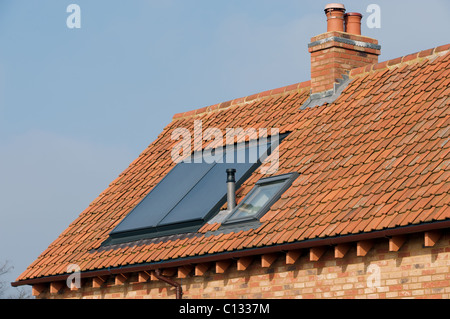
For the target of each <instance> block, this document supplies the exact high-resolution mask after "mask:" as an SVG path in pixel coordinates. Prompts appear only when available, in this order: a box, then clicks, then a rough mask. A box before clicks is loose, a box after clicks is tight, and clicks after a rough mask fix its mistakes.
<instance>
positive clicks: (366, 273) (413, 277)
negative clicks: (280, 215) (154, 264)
mask: <svg viewBox="0 0 450 319" xmlns="http://www.w3.org/2000/svg"><path fill="white" fill-rule="evenodd" d="M423 245H424V236H423V234H417V235H411V236H409V237H408V240H407V241H406V242H405V244H404V245H403V246H402V248H401V249H400V250H399V251H398V252H389V247H388V240H387V239H380V240H377V241H376V242H375V245H374V246H373V248H372V249H371V250H370V251H369V253H368V254H367V256H365V257H357V256H356V245H354V247H352V248H351V249H350V250H349V251H348V252H347V254H346V255H345V257H344V258H343V259H336V258H334V250H333V249H331V248H330V249H328V250H327V251H326V253H325V254H324V255H323V256H322V258H321V259H320V260H319V261H318V262H311V261H309V254H308V253H307V252H308V250H305V251H304V254H303V255H302V256H301V257H300V258H299V259H298V260H297V262H296V263H295V264H294V265H286V263H285V258H284V254H281V253H280V255H279V258H278V259H277V260H276V262H275V263H274V264H273V265H272V267H270V268H261V266H260V265H261V262H260V260H261V259H260V257H258V258H255V259H254V261H253V263H252V264H251V265H250V267H249V268H248V269H247V270H246V271H237V269H236V262H234V263H233V264H232V265H231V266H230V267H229V268H228V270H227V271H226V272H225V273H224V274H216V273H215V272H214V270H213V269H210V270H209V271H208V272H207V273H206V274H205V275H204V276H202V277H194V276H189V277H187V278H184V279H179V278H173V280H175V281H177V282H179V283H181V284H182V286H183V293H184V295H183V298H185V299H208V298H212V299H222V298H233V299H234V298H250V299H262V298H263V299H265V298H270V299H273V298H307V299H312V298H404V297H407V298H449V297H450V234H449V231H446V232H445V233H444V234H443V236H442V237H441V238H440V240H439V241H438V242H437V244H436V245H435V246H434V247H432V248H424V246H423ZM378 270H379V279H380V280H379V286H378V287H373V286H372V287H371V285H373V284H376V283H377V282H376V279H377V273H376V272H377V271H378ZM83 285H84V287H82V288H81V289H80V290H79V291H70V290H69V289H67V288H65V289H64V291H63V292H60V293H58V294H54V295H50V294H49V293H48V292H44V293H42V294H41V295H39V296H38V298H105V299H111V298H175V289H174V288H172V287H171V286H169V285H168V284H166V283H163V282H159V281H150V282H147V283H139V282H138V276H137V274H133V275H132V276H131V277H130V278H129V279H128V281H127V282H126V283H125V284H124V285H121V286H115V284H114V278H112V277H111V278H110V279H109V280H108V281H107V282H106V285H105V287H103V288H98V289H93V288H92V281H91V280H86V281H84V283H83Z"/></svg>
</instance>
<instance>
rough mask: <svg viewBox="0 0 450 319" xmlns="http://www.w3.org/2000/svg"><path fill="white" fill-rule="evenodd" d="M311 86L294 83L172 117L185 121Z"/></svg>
mask: <svg viewBox="0 0 450 319" xmlns="http://www.w3.org/2000/svg"><path fill="white" fill-rule="evenodd" d="M310 86H311V81H304V82H300V83H295V84H291V85H287V86H283V87H280V88H277V89H273V90H267V91H264V92H260V93H256V94H252V95H249V96H246V97H241V98H238V99H234V100H231V101H227V102H222V103H218V104H214V105H211V106H207V107H203V108H200V109H196V110H192V111H188V112H184V113H178V114H175V115H174V116H173V120H181V119H185V118H189V117H193V116H196V115H202V114H205V113H210V112H214V111H218V110H223V109H228V108H230V107H232V106H236V105H242V104H248V103H252V102H255V101H258V100H262V99H265V98H268V97H274V96H279V95H282V94H286V93H291V92H294V91H297V92H301V91H302V90H305V89H308V90H309V87H310Z"/></svg>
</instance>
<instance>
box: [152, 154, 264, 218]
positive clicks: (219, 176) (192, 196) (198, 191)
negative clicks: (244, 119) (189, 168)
mask: <svg viewBox="0 0 450 319" xmlns="http://www.w3.org/2000/svg"><path fill="white" fill-rule="evenodd" d="M231 151H232V153H234V160H233V161H231V162H227V159H226V155H225V154H222V156H223V158H222V160H221V162H220V163H216V165H214V167H213V168H212V169H211V170H209V171H208V173H206V174H205V175H204V177H203V178H202V179H201V180H200V181H199V182H198V183H197V184H196V185H195V186H194V187H193V188H192V190H191V191H190V192H189V193H188V194H186V196H185V197H184V198H183V200H181V201H180V202H179V203H178V204H177V205H176V206H175V207H174V208H173V209H172V210H171V211H170V212H169V214H168V215H167V216H166V217H165V218H164V219H163V220H162V221H161V222H160V223H159V224H158V226H168V225H171V224H178V223H183V222H190V221H200V222H201V221H204V220H205V218H207V217H208V215H209V214H210V213H213V212H216V211H217V210H218V209H220V206H222V205H223V204H225V202H226V197H227V184H226V179H227V173H226V170H227V169H228V168H234V169H236V182H237V184H238V185H239V184H240V183H242V182H243V181H244V180H245V179H247V178H248V175H249V174H251V173H253V171H254V170H255V169H256V168H257V166H258V165H257V164H255V162H256V161H257V158H256V159H255V160H252V152H255V153H257V151H254V148H248V147H239V148H235V149H234V152H233V149H232V150H231ZM237 159H239V160H237Z"/></svg>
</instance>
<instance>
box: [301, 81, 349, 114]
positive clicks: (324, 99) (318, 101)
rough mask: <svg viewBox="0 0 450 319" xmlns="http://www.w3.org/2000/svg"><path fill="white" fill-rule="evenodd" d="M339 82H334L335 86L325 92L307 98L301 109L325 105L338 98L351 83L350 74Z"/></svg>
mask: <svg viewBox="0 0 450 319" xmlns="http://www.w3.org/2000/svg"><path fill="white" fill-rule="evenodd" d="M337 81H338V82H339V83H335V84H334V88H333V89H331V90H328V91H325V92H320V93H314V94H311V96H310V97H309V98H308V99H307V100H306V102H305V103H303V105H302V106H301V107H300V110H304V109H306V108H310V107H316V106H321V105H324V104H325V103H327V104H331V103H333V102H334V101H336V100H337V98H338V97H339V96H340V95H341V94H342V91H344V89H345V88H346V87H347V86H348V85H349V84H350V82H351V81H352V80H351V79H350V78H349V77H348V75H344V76H343V77H342V79H338V80H337Z"/></svg>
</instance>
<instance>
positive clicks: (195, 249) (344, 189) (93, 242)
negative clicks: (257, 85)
mask: <svg viewBox="0 0 450 319" xmlns="http://www.w3.org/2000/svg"><path fill="white" fill-rule="evenodd" d="M449 49H450V45H446V46H442V47H438V48H435V49H431V50H427V51H422V52H419V53H416V54H414V55H409V56H406V57H403V58H399V59H395V60H391V61H387V62H383V63H380V64H376V65H371V66H368V67H365V68H364V67H363V68H359V69H355V70H353V71H352V72H351V74H350V77H351V78H352V81H351V83H350V84H349V86H348V87H347V88H346V89H345V90H344V91H343V93H342V94H341V96H340V97H339V98H338V99H337V100H336V101H335V102H334V103H332V104H329V105H323V106H320V107H314V108H308V109H305V110H300V107H301V105H302V104H303V103H304V102H305V101H306V100H307V99H308V97H309V85H310V83H309V82H305V83H300V84H296V85H293V86H289V87H285V88H281V89H277V90H273V91H268V92H264V93H261V94H259V95H254V96H249V97H247V98H242V99H238V100H234V101H230V102H226V103H222V104H218V105H215V106H211V107H207V108H203V109H200V110H196V111H192V112H188V113H183V114H178V115H176V116H175V117H174V119H173V121H172V122H171V123H170V124H169V125H168V126H167V127H166V128H165V129H164V131H163V132H162V133H161V134H160V135H159V136H158V138H157V139H156V141H154V142H153V143H152V144H151V145H150V146H149V147H148V148H147V149H146V150H145V151H144V152H143V153H142V154H141V155H140V156H139V157H138V158H137V159H136V160H135V161H134V162H133V163H131V165H130V166H129V167H128V168H127V169H126V170H125V171H124V172H123V173H122V174H120V176H119V177H118V178H117V179H116V180H115V181H113V182H112V183H111V184H110V186H109V187H108V188H107V189H106V190H105V191H104V192H103V193H101V194H100V196H99V197H98V198H97V199H96V200H94V201H93V202H92V203H91V205H90V206H89V207H88V208H87V209H86V210H85V211H84V212H82V213H81V215H80V216H79V217H78V218H77V219H76V220H75V221H74V222H72V223H71V224H70V226H69V227H68V228H67V229H66V230H65V231H64V232H63V233H62V234H61V235H60V236H59V237H58V239H56V240H55V241H54V242H53V243H52V244H51V245H50V246H49V247H48V249H47V250H45V251H44V252H43V253H42V254H41V255H40V256H39V257H38V259H37V260H36V261H35V262H33V263H32V264H31V265H30V266H29V267H28V269H27V270H26V271H25V272H24V273H23V274H22V275H21V276H20V277H19V278H18V281H23V280H27V279H32V278H39V277H46V276H54V275H59V274H64V273H65V272H66V269H67V266H68V265H69V264H78V265H79V266H80V268H81V270H82V271H92V270H99V269H107V268H113V267H121V266H126V265H138V264H144V263H155V262H165V261H171V260H175V259H179V258H185V257H193V256H207V255H211V254H218V253H225V252H232V251H241V250H245V249H250V248H257V247H267V246H273V245H280V244H286V243H296V242H301V241H306V240H311V239H317V238H328V237H334V236H342V235H351V234H361V233H368V232H374V231H377V230H385V229H393V228H398V227H401V226H407V225H418V224H423V223H429V222H436V221H445V220H449V219H450V207H449V205H450V194H449V193H450V169H449V165H450V152H449V150H450V143H449V136H450V107H449V103H450V88H449V83H450V53H449ZM195 120H202V125H203V128H204V129H206V128H208V127H216V128H220V129H222V130H224V131H225V129H226V128H233V127H234V128H236V127H243V128H246V127H253V128H256V129H258V128H279V129H280V133H285V132H291V134H290V135H289V136H288V137H287V138H286V139H284V140H283V142H282V143H281V144H280V147H279V156H280V162H279V165H280V169H279V172H278V173H277V175H278V174H283V173H289V172H293V171H295V172H298V173H300V176H299V177H298V179H297V180H295V182H294V183H293V184H292V186H291V187H290V188H289V189H288V190H287V191H286V192H285V193H284V194H283V196H282V197H281V198H280V200H278V202H276V203H275V204H274V205H273V206H272V208H271V210H270V211H269V212H268V213H267V214H266V215H265V216H264V217H263V218H262V219H261V225H260V226H258V227H257V228H256V229H248V230H241V231H236V232H229V233H222V232H216V233H215V232H214V231H215V230H217V229H218V228H219V226H220V225H219V224H206V225H205V226H203V227H202V229H200V231H199V232H198V233H195V234H189V235H185V236H181V235H180V236H169V237H167V238H159V239H151V240H142V241H139V242H135V243H133V244H122V245H116V246H110V247H100V246H101V244H102V242H104V241H105V240H106V239H107V238H108V234H109V232H110V231H111V230H112V229H113V228H114V227H115V226H116V225H117V224H118V223H119V222H120V221H121V220H122V219H123V218H124V217H125V216H126V215H127V214H128V213H129V212H130V211H131V210H132V209H133V208H134V207H135V206H136V205H137V204H138V203H139V202H140V201H141V200H142V199H143V198H144V197H145V196H146V195H147V194H148V193H149V192H150V190H151V189H152V188H153V187H154V186H155V185H156V184H157V183H158V182H159V181H160V180H161V179H162V178H163V177H164V176H165V174H167V173H168V172H169V171H170V170H171V169H172V168H173V167H174V166H175V163H173V161H172V160H171V149H172V146H173V145H174V144H175V141H172V140H171V133H172V131H173V130H174V129H176V128H179V127H184V128H190V129H193V125H194V121H195ZM262 177H263V175H261V173H260V172H259V171H256V172H255V173H253V175H252V176H251V177H250V178H249V179H248V180H247V181H246V182H245V183H244V185H243V186H242V187H241V189H240V190H238V200H239V199H240V198H242V197H243V196H245V194H247V193H248V192H249V191H250V190H251V188H252V187H253V185H254V184H255V182H256V181H258V180H259V179H260V178H262ZM99 248H100V249H99Z"/></svg>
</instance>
